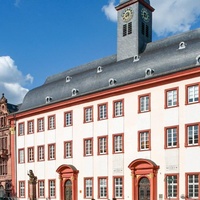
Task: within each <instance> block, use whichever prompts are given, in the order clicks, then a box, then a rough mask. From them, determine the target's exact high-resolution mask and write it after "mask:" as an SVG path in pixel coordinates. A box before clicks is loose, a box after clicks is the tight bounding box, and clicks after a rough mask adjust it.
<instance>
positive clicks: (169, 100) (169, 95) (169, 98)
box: [165, 88, 178, 108]
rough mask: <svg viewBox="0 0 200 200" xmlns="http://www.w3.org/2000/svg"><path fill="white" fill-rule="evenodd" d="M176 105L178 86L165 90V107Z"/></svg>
mask: <svg viewBox="0 0 200 200" xmlns="http://www.w3.org/2000/svg"><path fill="white" fill-rule="evenodd" d="M175 106H178V88H173V89H169V90H165V108H171V107H175Z"/></svg>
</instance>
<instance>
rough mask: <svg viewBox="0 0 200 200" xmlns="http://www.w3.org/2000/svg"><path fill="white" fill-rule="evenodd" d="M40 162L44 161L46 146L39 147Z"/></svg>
mask: <svg viewBox="0 0 200 200" xmlns="http://www.w3.org/2000/svg"><path fill="white" fill-rule="evenodd" d="M38 161H44V145H42V146H38Z"/></svg>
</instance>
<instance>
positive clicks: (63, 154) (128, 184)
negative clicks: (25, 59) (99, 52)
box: [9, 0, 200, 200]
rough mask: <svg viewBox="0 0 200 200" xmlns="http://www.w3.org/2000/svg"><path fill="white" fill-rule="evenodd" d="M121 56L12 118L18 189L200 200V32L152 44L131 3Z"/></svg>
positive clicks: (141, 8)
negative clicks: (33, 180) (32, 179)
mask: <svg viewBox="0 0 200 200" xmlns="http://www.w3.org/2000/svg"><path fill="white" fill-rule="evenodd" d="M116 10H117V12H118V28H117V33H118V34H117V45H118V46H117V54H116V55H112V56H109V57H105V58H102V59H99V60H96V61H93V62H90V63H88V64H85V65H82V66H79V67H75V68H72V69H70V70H67V71H64V72H62V73H60V74H56V75H52V76H50V77H48V78H47V79H46V81H45V83H44V84H43V85H41V86H40V87H37V88H35V89H33V90H31V91H29V92H28V93H27V95H26V96H25V98H24V100H23V103H22V105H21V107H20V109H19V111H18V112H16V113H15V114H14V115H10V117H9V119H10V120H11V125H12V128H13V129H12V136H13V137H12V138H11V140H12V141H13V143H14V144H15V146H14V147H13V149H16V157H14V158H13V159H14V160H16V161H17V165H16V170H15V171H13V172H12V173H13V174H12V175H13V176H16V177H17V179H16V182H15V183H14V185H13V187H14V188H15V191H16V192H17V195H18V197H19V198H20V199H27V198H28V197H29V185H28V178H29V177H28V175H27V173H28V171H29V170H33V172H34V174H35V175H36V176H37V197H38V199H45V198H46V199H57V200H82V199H110V200H111V199H124V200H128V199H130V200H144V199H145V200H147V199H149V200H164V199H165V200H166V199H173V200H178V199H180V198H182V199H200V191H199V189H200V188H199V185H200V159H198V158H199V155H200V117H199V113H200V78H199V76H200V48H199V47H200V29H197V30H193V31H189V32H185V33H182V34H179V35H176V36H172V37H169V38H166V39H163V40H160V41H156V42H152V12H153V11H154V9H153V8H152V7H151V5H150V2H149V0H121V1H120V4H119V5H118V6H117V7H116Z"/></svg>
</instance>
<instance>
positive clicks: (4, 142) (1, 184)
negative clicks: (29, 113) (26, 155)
mask: <svg viewBox="0 0 200 200" xmlns="http://www.w3.org/2000/svg"><path fill="white" fill-rule="evenodd" d="M17 109H18V107H17V106H16V105H13V104H9V103H8V101H7V99H6V98H5V96H4V94H2V97H1V99H0V197H12V196H14V195H15V194H14V193H13V188H12V181H13V179H15V177H12V176H11V174H12V173H11V170H12V165H13V164H14V163H15V160H12V159H11V154H12V153H14V152H11V134H10V124H9V121H8V115H9V114H11V113H13V112H16V111H17Z"/></svg>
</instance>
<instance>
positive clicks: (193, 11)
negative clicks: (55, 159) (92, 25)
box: [102, 0, 200, 37]
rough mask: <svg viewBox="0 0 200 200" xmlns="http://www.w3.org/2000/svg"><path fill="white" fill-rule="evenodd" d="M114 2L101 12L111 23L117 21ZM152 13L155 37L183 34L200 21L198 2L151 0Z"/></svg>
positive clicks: (112, 0) (195, 0) (199, 1)
mask: <svg viewBox="0 0 200 200" xmlns="http://www.w3.org/2000/svg"><path fill="white" fill-rule="evenodd" d="M116 2H117V3H119V1H115V0H110V1H108V5H105V6H103V8H102V10H103V12H104V13H105V15H106V16H107V18H108V19H109V20H111V21H114V22H116V21H117V15H116V11H115V5H116ZM150 2H151V5H152V7H154V8H155V11H154V13H153V30H154V32H155V33H156V34H157V36H159V37H162V36H167V35H169V34H175V33H180V32H185V31H188V30H190V29H191V26H192V25H194V24H195V23H196V22H197V21H198V20H199V21H200V9H199V8H200V0H192V1H188V0H164V1H161V0H151V1H150Z"/></svg>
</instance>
